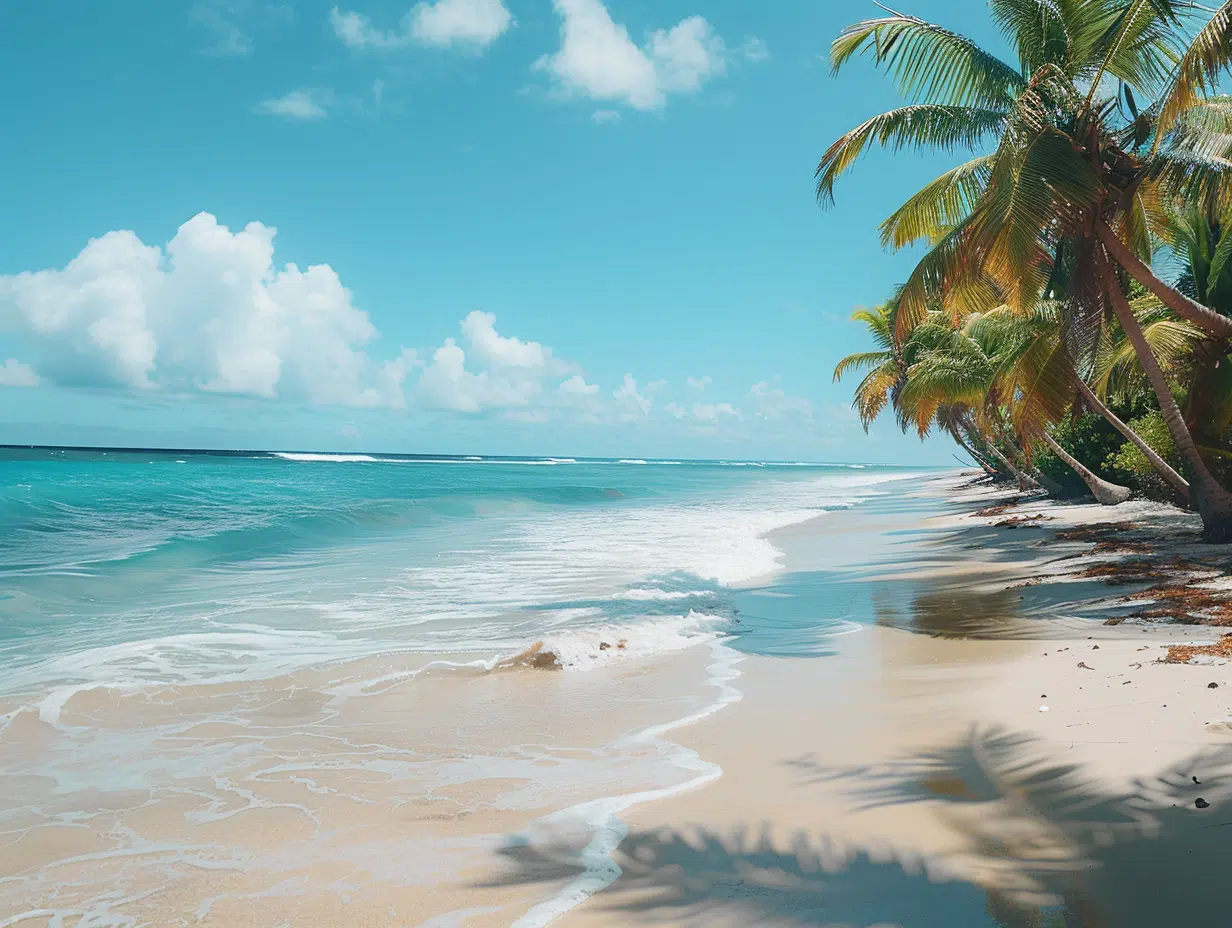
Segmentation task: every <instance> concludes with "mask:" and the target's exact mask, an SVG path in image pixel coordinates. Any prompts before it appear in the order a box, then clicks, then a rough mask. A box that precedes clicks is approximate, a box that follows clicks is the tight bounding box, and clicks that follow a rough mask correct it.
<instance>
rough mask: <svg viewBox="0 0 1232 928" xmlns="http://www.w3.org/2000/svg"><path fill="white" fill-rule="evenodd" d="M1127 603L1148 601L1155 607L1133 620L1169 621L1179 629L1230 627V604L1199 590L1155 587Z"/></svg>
mask: <svg viewBox="0 0 1232 928" xmlns="http://www.w3.org/2000/svg"><path fill="white" fill-rule="evenodd" d="M1129 598H1130V599H1150V600H1153V601H1154V602H1155V603H1156V605H1154V606H1151V607H1150V608H1148V609H1141V610H1139V611H1138V612H1135V613H1134V614H1133V617H1134V618H1136V619H1171V620H1172V621H1174V622H1180V623H1181V624H1183V625H1232V600H1229V599H1228V598H1227V597H1226V596H1221V595H1220V594H1219V592H1218V591H1217V590H1211V589H1206V588H1205V587H1200V586H1157V587H1152V588H1151V589H1149V590H1143V591H1142V592H1141V593H1134V594H1132V595H1131V596H1130V597H1129Z"/></svg>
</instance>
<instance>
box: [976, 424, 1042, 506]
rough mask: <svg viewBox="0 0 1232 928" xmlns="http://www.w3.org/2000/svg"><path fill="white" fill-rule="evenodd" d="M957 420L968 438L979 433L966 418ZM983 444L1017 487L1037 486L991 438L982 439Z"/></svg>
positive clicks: (1034, 487) (1031, 487)
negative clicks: (1014, 481)
mask: <svg viewBox="0 0 1232 928" xmlns="http://www.w3.org/2000/svg"><path fill="white" fill-rule="evenodd" d="M959 421H960V422H961V423H962V426H963V431H965V432H966V433H967V437H968V438H970V437H971V435H972V433H974V434H976V435H979V429H977V428H976V427H975V425H974V424H973V423H971V422H970V421H968V420H967V419H966V418H963V419H960V420H959ZM980 438H981V439H983V436H980ZM983 444H984V447H985V448H987V449H988V451H989V453H990V454H992V456H993V457H994V458H996V459H997V463H998V464H1000V465H1001V467H1002V468H1003V470H1004V473H1006V474H1009V475H1010V476H1012V477H1013V478H1014V479H1015V480H1016V481H1017V482H1018V489H1020V490H1032V489H1036V488H1037V487H1039V481H1037V480H1035V479H1034V478H1032V477H1028V476H1027V475H1026V474H1024V473H1023V472H1022V471H1020V470H1019V469H1018V468H1017V467H1015V466H1014V462H1013V461H1011V460H1010V459H1009V458H1007V457H1006V456H1005V455H1004V454H1002V453H1001V449H1000V448H998V447H997V446H996V444H994V443H993V441H992V440H991V439H987V440H984V441H983Z"/></svg>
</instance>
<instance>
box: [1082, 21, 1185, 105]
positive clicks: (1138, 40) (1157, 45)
mask: <svg viewBox="0 0 1232 928" xmlns="http://www.w3.org/2000/svg"><path fill="white" fill-rule="evenodd" d="M1179 19H1180V6H1179V4H1177V3H1176V2H1174V0H1129V2H1127V3H1125V4H1124V5H1123V6H1121V8H1120V9H1119V10H1118V11H1117V12H1116V15H1115V16H1114V17H1113V18H1112V21H1111V22H1110V23H1109V24H1108V26H1107V28H1106V29H1105V30H1104V34H1103V36H1101V38H1100V40H1099V42H1098V44H1097V46H1096V48H1095V49H1094V52H1095V54H1096V55H1097V56H1098V57H1099V64H1098V67H1097V68H1096V70H1095V73H1094V75H1093V76H1092V77H1091V87H1090V90H1089V92H1088V94H1087V100H1086V106H1085V107H1084V109H1085V110H1087V111H1090V109H1091V103H1092V101H1093V100H1094V98H1095V96H1096V94H1097V93H1098V92H1099V90H1100V85H1101V83H1102V81H1103V77H1104V75H1105V74H1108V75H1111V76H1113V77H1115V78H1117V79H1118V80H1120V81H1123V82H1125V83H1126V84H1129V85H1131V86H1133V87H1136V88H1138V89H1139V90H1140V91H1143V95H1144V96H1145V97H1148V98H1153V97H1154V96H1156V92H1157V90H1158V89H1159V88H1160V87H1162V86H1163V85H1164V83H1165V82H1166V81H1167V79H1168V77H1169V75H1170V74H1171V73H1172V69H1173V68H1174V67H1175V65H1176V63H1177V62H1178V61H1179V60H1180V58H1181V53H1182V50H1181V48H1180V45H1179V42H1178V41H1177V38H1176V36H1177V30H1176V28H1175V27H1176V26H1177V25H1178V23H1179Z"/></svg>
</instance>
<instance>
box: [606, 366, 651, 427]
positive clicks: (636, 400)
mask: <svg viewBox="0 0 1232 928" xmlns="http://www.w3.org/2000/svg"><path fill="white" fill-rule="evenodd" d="M612 399H614V400H615V401H616V403H617V405H619V406H620V407H622V408H623V409H624V410H625V414H624V416H622V418H629V417H630V414H632V413H635V412H640V413H641V418H645V417H646V416H648V415H650V407H651V405H652V404H651V401H650V400H649V399H647V398H646V397H645V396H643V395H642V394H641V393H640V392H638V389H637V381H636V380H634V379H633V375H632V374H625V379H624V382H623V383H621V385H620V386H619V387H617V388H616V391H615V392H614V393H612ZM634 418H636V416H635V417H634Z"/></svg>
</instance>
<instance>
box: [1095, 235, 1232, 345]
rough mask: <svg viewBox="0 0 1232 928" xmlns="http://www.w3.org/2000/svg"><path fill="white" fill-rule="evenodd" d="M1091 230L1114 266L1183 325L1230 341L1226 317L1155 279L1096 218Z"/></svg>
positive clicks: (1231, 328) (1230, 329) (1230, 325)
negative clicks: (1132, 279) (1197, 328)
mask: <svg viewBox="0 0 1232 928" xmlns="http://www.w3.org/2000/svg"><path fill="white" fill-rule="evenodd" d="M1095 230H1096V232H1097V233H1098V234H1099V238H1100V241H1102V242H1103V243H1104V247H1105V248H1107V249H1108V252H1109V254H1111V255H1112V257H1113V258H1114V259H1115V260H1116V263H1117V264H1119V265H1121V267H1123V268H1125V270H1126V271H1128V272H1129V274H1130V276H1132V277H1133V278H1134V280H1136V281H1138V283H1140V284H1142V286H1144V287H1146V288H1147V289H1148V290H1150V291H1151V292H1152V293H1153V294H1155V295H1156V296H1157V297H1159V299H1160V301H1161V302H1162V303H1163V304H1164V305H1165V306H1167V307H1168V308H1169V309H1170V310H1172V311H1173V312H1174V313H1176V314H1177V315H1178V316H1180V317H1181V318H1182V319H1184V320H1185V321H1186V322H1192V323H1193V324H1194V325H1196V326H1198V327H1199V328H1202V329H1205V330H1206V331H1208V332H1211V333H1213V334H1215V335H1222V336H1224V337H1225V338H1232V319H1230V318H1228V317H1227V316H1221V315H1220V314H1219V313H1217V312H1215V310H1213V309H1209V308H1207V307H1206V306H1203V305H1202V304H1201V303H1198V302H1196V301H1195V300H1191V299H1190V298H1189V297H1187V296H1186V295H1185V294H1183V293H1181V291H1180V290H1177V289H1176V288H1175V287H1170V286H1168V285H1167V284H1166V283H1164V282H1163V281H1162V280H1160V279H1159V278H1158V277H1156V276H1155V272H1154V271H1152V270H1151V268H1150V267H1149V266H1148V265H1147V264H1146V262H1144V261H1143V260H1142V259H1141V258H1139V257H1138V256H1137V255H1136V254H1134V253H1133V251H1132V250H1131V249H1130V247H1129V246H1128V245H1126V244H1125V243H1124V242H1123V241H1121V237H1120V236H1119V235H1117V234H1116V232H1115V231H1113V229H1112V227H1111V226H1110V225H1108V223H1106V222H1104V220H1102V219H1097V220H1096V221H1095Z"/></svg>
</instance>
